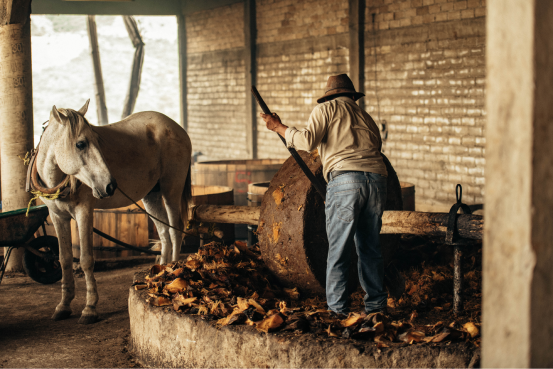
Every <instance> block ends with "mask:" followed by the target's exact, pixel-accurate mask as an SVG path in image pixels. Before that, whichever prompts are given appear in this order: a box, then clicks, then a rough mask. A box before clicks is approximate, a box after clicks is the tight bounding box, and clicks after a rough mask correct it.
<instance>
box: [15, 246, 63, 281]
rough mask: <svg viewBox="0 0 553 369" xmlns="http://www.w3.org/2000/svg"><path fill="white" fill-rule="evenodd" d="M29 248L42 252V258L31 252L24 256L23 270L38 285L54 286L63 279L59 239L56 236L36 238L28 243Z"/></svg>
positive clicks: (27, 251)
mask: <svg viewBox="0 0 553 369" xmlns="http://www.w3.org/2000/svg"><path fill="white" fill-rule="evenodd" d="M28 246H30V247H32V248H33V249H35V250H37V251H40V252H41V253H42V254H43V257H40V256H38V255H36V254H34V253H32V252H30V251H29V250H25V254H24V255H23V269H25V272H26V273H27V275H28V276H29V277H30V278H31V279H32V280H33V281H36V282H38V283H42V284H52V283H56V282H57V281H59V280H60V279H61V277H62V270H61V264H60V261H59V253H60V251H59V245H58V239H57V238H56V237H54V236H42V237H38V238H35V239H34V240H32V241H31V242H29V243H28Z"/></svg>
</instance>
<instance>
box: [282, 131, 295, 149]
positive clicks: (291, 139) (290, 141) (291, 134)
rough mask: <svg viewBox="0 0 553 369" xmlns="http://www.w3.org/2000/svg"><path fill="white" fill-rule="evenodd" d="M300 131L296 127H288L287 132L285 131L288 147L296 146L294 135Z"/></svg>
mask: <svg viewBox="0 0 553 369" xmlns="http://www.w3.org/2000/svg"><path fill="white" fill-rule="evenodd" d="M296 132H298V130H297V129H296V127H288V128H286V132H285V133H284V139H285V140H286V146H287V147H295V146H294V135H295V134H296Z"/></svg>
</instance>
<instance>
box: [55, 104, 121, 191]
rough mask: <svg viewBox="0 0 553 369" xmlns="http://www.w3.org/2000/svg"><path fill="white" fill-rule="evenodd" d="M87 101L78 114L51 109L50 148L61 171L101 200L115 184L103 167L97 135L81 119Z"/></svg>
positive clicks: (66, 110)
mask: <svg viewBox="0 0 553 369" xmlns="http://www.w3.org/2000/svg"><path fill="white" fill-rule="evenodd" d="M89 102H90V100H87V101H86V103H85V104H84V105H83V107H82V108H80V109H79V111H75V110H72V109H61V108H60V109H57V108H56V106H54V107H53V108H52V112H51V113H50V123H49V127H51V128H53V132H52V134H53V135H55V136H54V141H53V142H52V144H51V145H53V149H54V155H55V159H56V162H57V164H58V166H59V168H60V169H61V171H62V172H64V173H66V174H69V175H71V176H74V177H75V178H76V179H78V180H80V181H81V182H83V183H84V184H86V185H87V186H88V187H90V188H91V189H92V194H93V195H94V197H96V198H98V199H102V198H105V197H109V196H112V195H113V193H114V192H115V189H116V188H117V182H116V181H115V179H114V178H113V177H112V176H111V173H110V171H109V168H108V166H107V165H106V162H105V160H104V156H103V155H102V151H101V150H100V147H99V145H98V135H97V134H96V133H95V132H94V131H93V130H92V127H91V125H90V124H89V123H88V121H87V120H86V119H85V117H84V115H85V113H86V111H87V110H88V103H89Z"/></svg>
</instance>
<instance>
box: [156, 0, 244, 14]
mask: <svg viewBox="0 0 553 369" xmlns="http://www.w3.org/2000/svg"><path fill="white" fill-rule="evenodd" d="M154 1H156V0H154ZM242 1H244V0H202V1H198V0H182V13H183V14H184V15H187V14H191V13H195V12H199V11H202V10H209V9H214V8H219V7H221V6H226V5H231V4H236V3H241V2H242Z"/></svg>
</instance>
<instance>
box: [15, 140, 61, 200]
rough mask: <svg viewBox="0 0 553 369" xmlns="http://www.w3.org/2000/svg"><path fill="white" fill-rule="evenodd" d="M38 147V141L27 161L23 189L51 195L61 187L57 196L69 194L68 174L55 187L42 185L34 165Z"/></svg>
mask: <svg viewBox="0 0 553 369" xmlns="http://www.w3.org/2000/svg"><path fill="white" fill-rule="evenodd" d="M39 147H40V142H39V143H38V146H37V148H36V149H35V150H32V151H31V159H30V161H29V168H28V169H27V180H26V182H25V191H27V192H31V191H39V192H41V193H43V194H46V195H53V194H55V193H56V192H58V190H59V189H63V190H62V191H60V194H59V197H60V198H64V197H67V195H69V192H70V191H71V188H70V187H69V186H68V183H69V179H70V176H69V175H68V174H66V175H65V177H64V178H63V180H62V181H61V183H59V184H58V185H57V186H55V187H52V188H47V187H44V186H43V185H42V181H41V180H40V176H39V175H38V169H37V167H36V157H37V156H38V149H39Z"/></svg>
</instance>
